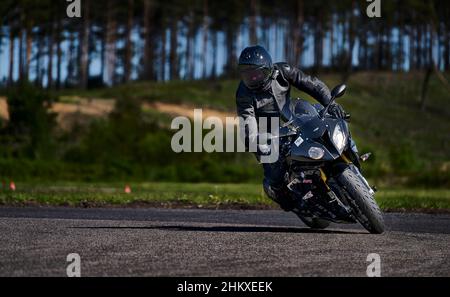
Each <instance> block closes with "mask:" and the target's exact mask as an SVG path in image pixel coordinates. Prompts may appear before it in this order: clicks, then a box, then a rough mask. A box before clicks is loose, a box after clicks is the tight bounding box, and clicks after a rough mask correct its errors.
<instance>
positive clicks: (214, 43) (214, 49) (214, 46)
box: [211, 31, 218, 79]
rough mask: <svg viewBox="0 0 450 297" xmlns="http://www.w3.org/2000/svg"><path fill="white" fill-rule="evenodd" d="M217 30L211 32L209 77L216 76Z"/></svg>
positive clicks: (213, 77)
mask: <svg viewBox="0 0 450 297" xmlns="http://www.w3.org/2000/svg"><path fill="white" fill-rule="evenodd" d="M217 34H218V33H217V31H214V33H213V34H212V40H211V43H212V52H213V56H212V57H213V61H212V62H213V63H212V69H211V78H212V79H215V78H216V76H217V75H216V72H217V63H218V61H217V49H218V45H217V43H218V38H217Z"/></svg>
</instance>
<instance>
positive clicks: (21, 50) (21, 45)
mask: <svg viewBox="0 0 450 297" xmlns="http://www.w3.org/2000/svg"><path fill="white" fill-rule="evenodd" d="M23 31H24V29H22V28H20V30H19V81H22V80H23V77H24V73H23V69H24V65H23Z"/></svg>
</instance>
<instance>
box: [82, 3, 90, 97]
mask: <svg viewBox="0 0 450 297" xmlns="http://www.w3.org/2000/svg"><path fill="white" fill-rule="evenodd" d="M89 4H90V0H85V1H84V2H83V25H82V29H81V56H80V88H82V89H86V88H87V86H88V79H89V31H90V16H89V13H90V11H89V10H90V9H89Z"/></svg>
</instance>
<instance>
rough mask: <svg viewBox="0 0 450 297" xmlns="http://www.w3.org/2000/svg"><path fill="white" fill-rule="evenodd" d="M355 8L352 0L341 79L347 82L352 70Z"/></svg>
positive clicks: (354, 0)
mask: <svg viewBox="0 0 450 297" xmlns="http://www.w3.org/2000/svg"><path fill="white" fill-rule="evenodd" d="M355 10H356V0H352V9H351V12H350V21H349V28H348V35H349V48H348V52H347V55H346V65H345V70H344V77H343V81H344V82H347V81H348V79H349V77H350V75H351V73H352V70H353V67H352V65H353V63H352V62H353V47H354V46H355V36H356V33H355V32H356V28H355V27H356V17H355V13H354V12H355Z"/></svg>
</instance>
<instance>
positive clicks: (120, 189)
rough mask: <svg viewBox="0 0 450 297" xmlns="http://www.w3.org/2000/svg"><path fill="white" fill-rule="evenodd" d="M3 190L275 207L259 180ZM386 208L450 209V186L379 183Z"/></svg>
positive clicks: (4, 195)
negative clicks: (411, 186)
mask: <svg viewBox="0 0 450 297" xmlns="http://www.w3.org/2000/svg"><path fill="white" fill-rule="evenodd" d="M16 186H17V191H14V192H13V191H10V190H2V191H0V204H1V205H20V206H22V205H44V206H75V207H99V206H112V207H114V206H120V207H127V206H156V207H196V208H276V205H275V204H274V203H273V202H272V201H270V200H269V199H268V198H266V196H265V195H264V192H263V190H262V187H261V185H259V184H207V183H200V184H194V183H139V184H130V187H131V189H132V192H131V193H130V194H126V193H124V185H121V184H106V183H103V184H101V183H99V184H75V183H64V184H58V185H50V184H41V185H39V186H36V185H31V184H17V185H16ZM376 199H377V202H378V203H379V205H380V206H381V208H382V209H383V210H384V211H392V210H396V211H431V212H435V211H438V212H449V211H450V190H446V189H439V190H425V189H424V190H422V189H394V188H387V189H381V190H380V191H379V192H378V193H377V195H376Z"/></svg>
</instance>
